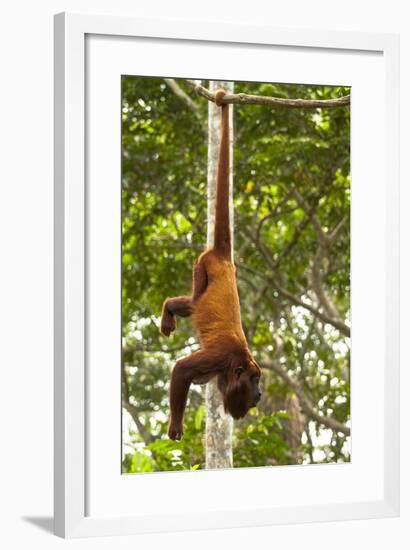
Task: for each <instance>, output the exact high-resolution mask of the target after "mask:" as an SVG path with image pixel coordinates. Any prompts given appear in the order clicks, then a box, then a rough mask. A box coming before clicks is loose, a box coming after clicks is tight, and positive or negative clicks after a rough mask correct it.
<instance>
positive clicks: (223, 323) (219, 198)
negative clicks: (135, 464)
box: [161, 90, 261, 439]
mask: <svg viewBox="0 0 410 550" xmlns="http://www.w3.org/2000/svg"><path fill="white" fill-rule="evenodd" d="M225 93H226V92H225V91H224V90H218V91H217V92H216V93H215V103H216V104H217V105H218V106H220V107H221V108H222V109H221V110H222V128H221V142H220V150H219V161H218V173H217V190H216V211H215V232H214V246H213V247H212V248H210V249H208V250H205V251H204V252H203V253H202V254H201V255H200V256H199V258H198V259H197V260H196V262H195V264H194V267H193V285H192V295H191V296H179V297H177V298H167V299H166V300H165V302H164V304H163V307H162V316H161V332H162V334H164V335H165V336H169V335H170V334H171V332H173V331H174V330H175V328H176V316H177V315H179V316H180V317H188V316H190V315H192V319H193V324H194V326H195V328H196V331H197V333H198V336H199V341H200V345H201V349H200V350H199V351H197V352H195V353H193V354H192V355H189V356H188V357H184V358H183V359H179V360H178V361H177V362H176V364H175V366H174V368H173V371H172V375H171V387H170V408H171V418H170V422H169V426H168V435H169V437H170V438H171V439H180V438H181V436H182V433H183V416H184V410H185V406H186V401H187V396H188V390H189V386H190V385H191V383H194V384H205V383H207V382H208V381H209V380H211V378H214V377H215V376H217V377H218V388H219V390H220V391H221V393H222V396H223V403H224V407H225V411H226V412H229V413H230V414H231V415H232V416H233V418H242V417H243V416H245V415H246V413H247V412H248V410H249V409H250V408H251V407H254V406H255V405H256V404H257V403H258V401H259V399H260V397H261V393H260V389H259V379H260V373H261V370H260V368H259V366H258V365H257V363H256V362H255V360H254V359H253V357H252V355H251V353H250V351H249V349H248V345H247V342H246V338H245V335H244V333H243V330H242V324H241V312H240V305H239V296H238V290H237V285H236V277H235V266H234V264H233V263H232V259H231V258H232V251H231V247H232V244H231V232H230V223H229V162H230V161H229V105H228V104H224V103H223V98H224V96H225Z"/></svg>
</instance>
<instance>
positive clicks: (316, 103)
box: [185, 80, 350, 109]
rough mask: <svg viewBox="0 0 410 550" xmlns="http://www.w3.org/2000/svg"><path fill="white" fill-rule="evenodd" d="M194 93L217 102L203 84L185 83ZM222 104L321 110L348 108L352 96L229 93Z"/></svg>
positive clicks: (190, 81) (187, 81)
mask: <svg viewBox="0 0 410 550" xmlns="http://www.w3.org/2000/svg"><path fill="white" fill-rule="evenodd" d="M185 82H186V83H187V84H188V86H190V87H191V88H192V89H193V90H194V92H196V93H197V94H198V95H200V96H202V97H205V98H206V99H207V100H208V101H213V102H215V94H214V93H213V92H210V91H209V90H208V89H207V88H205V87H204V86H202V85H201V84H198V83H196V82H195V81H194V80H186V81H185ZM222 103H225V104H227V103H231V104H239V105H244V104H246V105H266V106H268V107H272V108H283V107H285V108H297V109H300V108H321V107H346V106H348V105H350V95H347V96H343V97H338V98H336V99H287V98H286V99H285V98H282V97H269V96H258V95H251V94H229V93H227V94H226V95H225V96H224V98H223V100H222Z"/></svg>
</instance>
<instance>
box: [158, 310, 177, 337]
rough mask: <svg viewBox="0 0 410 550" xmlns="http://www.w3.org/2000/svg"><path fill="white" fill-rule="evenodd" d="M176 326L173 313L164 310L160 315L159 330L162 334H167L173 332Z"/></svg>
mask: <svg viewBox="0 0 410 550" xmlns="http://www.w3.org/2000/svg"><path fill="white" fill-rule="evenodd" d="M176 327H177V320H176V317H175V315H172V314H171V313H169V312H167V311H164V313H163V314H162V317H161V332H162V334H163V335H164V336H169V335H170V334H171V332H174V330H175V329H176Z"/></svg>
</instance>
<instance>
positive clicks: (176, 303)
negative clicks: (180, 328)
mask: <svg viewBox="0 0 410 550" xmlns="http://www.w3.org/2000/svg"><path fill="white" fill-rule="evenodd" d="M191 313H192V301H191V296H178V297H177V298H167V299H166V300H165V302H164V304H163V306H162V314H161V332H162V334H164V336H169V335H170V334H171V332H173V331H174V330H175V329H176V326H177V320H176V317H175V316H176V315H179V316H180V317H189V316H190V315H191Z"/></svg>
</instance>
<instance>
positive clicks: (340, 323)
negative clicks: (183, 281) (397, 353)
mask: <svg viewBox="0 0 410 550" xmlns="http://www.w3.org/2000/svg"><path fill="white" fill-rule="evenodd" d="M238 267H239V268H241V269H245V271H249V272H251V273H253V274H254V275H257V276H258V277H260V278H261V279H263V280H265V281H266V279H267V278H268V280H269V281H271V283H272V284H273V286H274V287H275V289H276V290H277V291H278V293H279V294H281V295H282V296H283V297H284V298H287V299H288V300H289V301H290V302H292V303H293V304H295V305H296V306H300V307H303V308H305V309H307V310H308V311H310V312H311V313H313V315H315V317H317V318H318V319H320V320H321V321H323V322H324V323H328V324H329V325H332V326H334V327H335V328H337V329H338V330H340V332H341V333H342V334H343V335H344V336H347V337H350V327H349V326H348V325H346V323H344V322H343V321H338V320H337V319H333V318H332V317H329V316H328V315H326V313H323V312H322V311H320V310H319V309H317V308H316V307H315V306H312V305H311V304H308V303H307V302H305V301H304V300H302V299H301V298H299V297H298V296H296V295H294V294H292V293H291V292H289V291H288V290H286V289H285V288H283V287H282V286H281V285H280V284H279V283H278V281H277V280H276V279H275V278H274V277H267V275H266V273H260V272H259V271H257V270H256V269H253V268H251V267H249V266H247V265H245V264H238Z"/></svg>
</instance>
